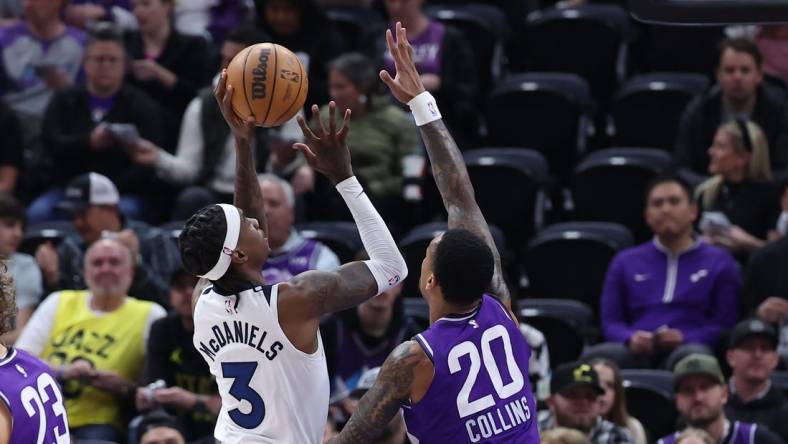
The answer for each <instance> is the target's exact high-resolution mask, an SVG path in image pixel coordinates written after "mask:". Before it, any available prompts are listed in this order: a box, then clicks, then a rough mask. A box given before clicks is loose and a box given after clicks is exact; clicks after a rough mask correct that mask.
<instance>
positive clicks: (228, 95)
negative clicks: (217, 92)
mask: <svg viewBox="0 0 788 444" xmlns="http://www.w3.org/2000/svg"><path fill="white" fill-rule="evenodd" d="M234 91H235V89H234V88H233V85H227V89H226V90H225V92H224V96H223V97H222V111H224V110H228V109H232V101H233V92H234Z"/></svg>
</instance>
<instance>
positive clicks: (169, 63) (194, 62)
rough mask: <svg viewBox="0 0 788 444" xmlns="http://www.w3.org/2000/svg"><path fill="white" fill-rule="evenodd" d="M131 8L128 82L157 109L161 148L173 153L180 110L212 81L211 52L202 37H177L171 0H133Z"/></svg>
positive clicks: (172, 1)
mask: <svg viewBox="0 0 788 444" xmlns="http://www.w3.org/2000/svg"><path fill="white" fill-rule="evenodd" d="M132 7H133V12H134V16H135V17H136V18H137V22H138V23H139V27H140V30H139V32H138V33H134V34H131V35H129V36H128V37H127V39H126V48H127V49H128V51H129V54H130V55H131V58H132V59H133V60H132V61H131V66H130V67H129V68H130V70H129V79H128V81H129V84H131V85H134V86H136V87H138V88H140V89H142V90H143V91H145V92H146V93H148V95H149V96H150V97H151V98H153V99H154V100H156V101H157V102H158V104H159V105H160V106H161V109H162V111H163V112H164V114H163V120H164V131H165V136H164V144H163V145H159V146H161V147H163V148H164V149H166V150H167V151H169V152H173V151H174V150H175V146H176V144H177V143H178V131H179V130H180V127H181V115H182V114H183V111H184V110H185V109H186V106H187V105H188V104H189V102H190V101H191V100H192V99H193V98H194V96H195V95H197V91H198V90H199V89H200V88H201V87H202V86H204V85H207V84H208V83H209V82H210V79H211V75H212V74H213V69H214V67H213V66H212V65H211V53H210V51H209V50H208V44H207V42H206V41H205V39H204V38H202V37H195V36H187V35H184V34H181V33H179V32H178V31H177V30H176V29H175V28H174V27H173V25H172V13H173V9H174V8H175V0H133V1H132Z"/></svg>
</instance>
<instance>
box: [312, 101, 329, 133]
mask: <svg viewBox="0 0 788 444" xmlns="http://www.w3.org/2000/svg"><path fill="white" fill-rule="evenodd" d="M312 119H314V120H315V121H316V122H317V124H316V126H317V132H318V133H319V134H320V136H321V137H323V136H325V135H326V127H325V126H323V119H322V118H321V117H320V108H319V107H318V106H317V105H312Z"/></svg>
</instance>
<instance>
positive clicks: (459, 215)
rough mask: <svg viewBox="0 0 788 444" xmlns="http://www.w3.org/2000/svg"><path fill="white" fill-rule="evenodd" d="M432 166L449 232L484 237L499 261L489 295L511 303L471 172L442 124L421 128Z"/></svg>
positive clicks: (436, 123) (440, 122)
mask: <svg viewBox="0 0 788 444" xmlns="http://www.w3.org/2000/svg"><path fill="white" fill-rule="evenodd" d="M419 130H420V131H421V137H422V139H424V144H425V145H426V147H427V154H428V155H429V157H430V162H431V163H432V174H433V176H434V177H435V183H436V184H437V185H438V191H440V194H441V198H442V199H443V205H444V206H445V207H446V212H447V213H448V215H449V228H464V229H466V230H468V231H471V232H473V233H476V234H477V235H479V236H481V237H482V238H483V239H484V241H485V242H486V243H487V246H489V247H490V249H491V250H492V253H493V257H494V259H495V274H494V275H493V279H492V282H491V283H490V288H489V291H490V292H491V293H492V294H493V295H494V296H496V297H498V299H500V300H501V301H508V300H509V299H510V296H509V288H508V287H507V286H506V282H505V281H504V278H503V276H504V275H503V268H502V267H501V255H500V254H499V253H498V249H497V248H496V246H495V242H494V241H493V237H492V234H490V228H489V227H488V226H487V221H485V220H484V215H483V214H482V212H481V210H480V209H479V205H478V204H477V203H476V198H475V197H474V192H473V185H472V184H471V179H470V177H469V176H468V169H467V168H466V167H465V161H464V160H463V158H462V153H460V150H459V148H457V144H456V143H455V142H454V138H453V137H452V136H451V134H449V130H448V129H447V128H446V125H444V123H443V121H442V120H436V121H435V122H432V123H429V124H427V125H423V126H420V127H419Z"/></svg>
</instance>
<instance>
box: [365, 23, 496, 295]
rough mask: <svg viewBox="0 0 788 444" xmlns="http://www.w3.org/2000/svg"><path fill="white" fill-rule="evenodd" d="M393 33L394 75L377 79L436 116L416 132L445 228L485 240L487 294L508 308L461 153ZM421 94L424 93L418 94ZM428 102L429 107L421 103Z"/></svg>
mask: <svg viewBox="0 0 788 444" xmlns="http://www.w3.org/2000/svg"><path fill="white" fill-rule="evenodd" d="M396 33H397V39H396V41H395V40H394V36H393V35H392V33H391V31H390V30H387V31H386V43H387V45H388V48H389V52H390V53H391V55H392V57H393V58H394V67H395V68H396V71H397V72H396V75H395V77H394V78H391V76H390V75H389V73H388V72H387V71H385V70H383V71H381V72H380V78H381V79H382V80H383V82H384V83H386V85H387V86H388V87H389V89H390V90H391V93H392V94H393V95H394V97H396V98H397V100H399V101H400V102H402V103H406V104H408V105H410V106H411V108H412V109H415V107H416V106H421V107H431V108H428V109H429V111H431V112H432V115H433V116H435V117H438V118H437V120H432V121H431V122H429V123H425V124H421V125H419V131H420V132H421V137H422V139H423V140H424V144H425V145H426V147H427V154H428V155H429V158H430V162H431V163H432V173H433V176H434V177H435V182H436V184H437V185H438V191H440V194H441V198H443V205H444V206H445V207H446V212H447V213H448V215H449V221H448V222H449V228H464V229H466V230H468V231H471V232H473V233H475V234H476V235H478V236H481V237H482V238H483V239H484V240H485V242H486V243H487V246H489V247H490V249H491V250H492V253H493V257H494V258H495V273H494V274H493V279H492V282H491V283H490V292H491V293H492V294H493V295H494V296H496V297H497V298H498V299H500V300H501V301H502V302H504V303H505V304H507V305H509V304H510V302H509V299H510V296H509V288H508V287H507V286H506V282H505V281H504V278H503V269H502V267H501V255H500V254H499V253H498V249H497V248H496V246H495V242H494V240H493V237H492V234H490V227H489V226H487V221H485V220H484V215H482V212H481V210H480V209H479V205H478V204H477V203H476V198H475V196H474V192H473V185H472V184H471V180H470V178H469V177H468V169H467V168H466V167H465V162H464V160H463V158H462V154H461V153H460V150H459V149H458V148H457V144H456V143H455V142H454V138H453V137H452V136H451V134H449V130H448V129H446V125H444V123H443V120H441V119H440V113H439V112H438V111H437V106H436V105H435V101H434V99H433V98H432V96H427V94H429V93H425V89H424V85H423V84H422V83H421V77H420V76H419V73H418V71H417V70H416V65H415V64H414V63H413V48H412V47H411V46H410V42H408V39H407V37H406V33H405V28H403V27H402V25H401V24H400V23H399V22H397V25H396ZM423 93H425V94H424V95H422V94H423ZM417 96H420V97H419V98H417ZM428 99H429V100H430V101H431V104H429V103H424V102H423V100H428ZM417 102H421V103H417ZM433 118H434V117H433ZM417 124H419V122H418V121H417Z"/></svg>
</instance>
